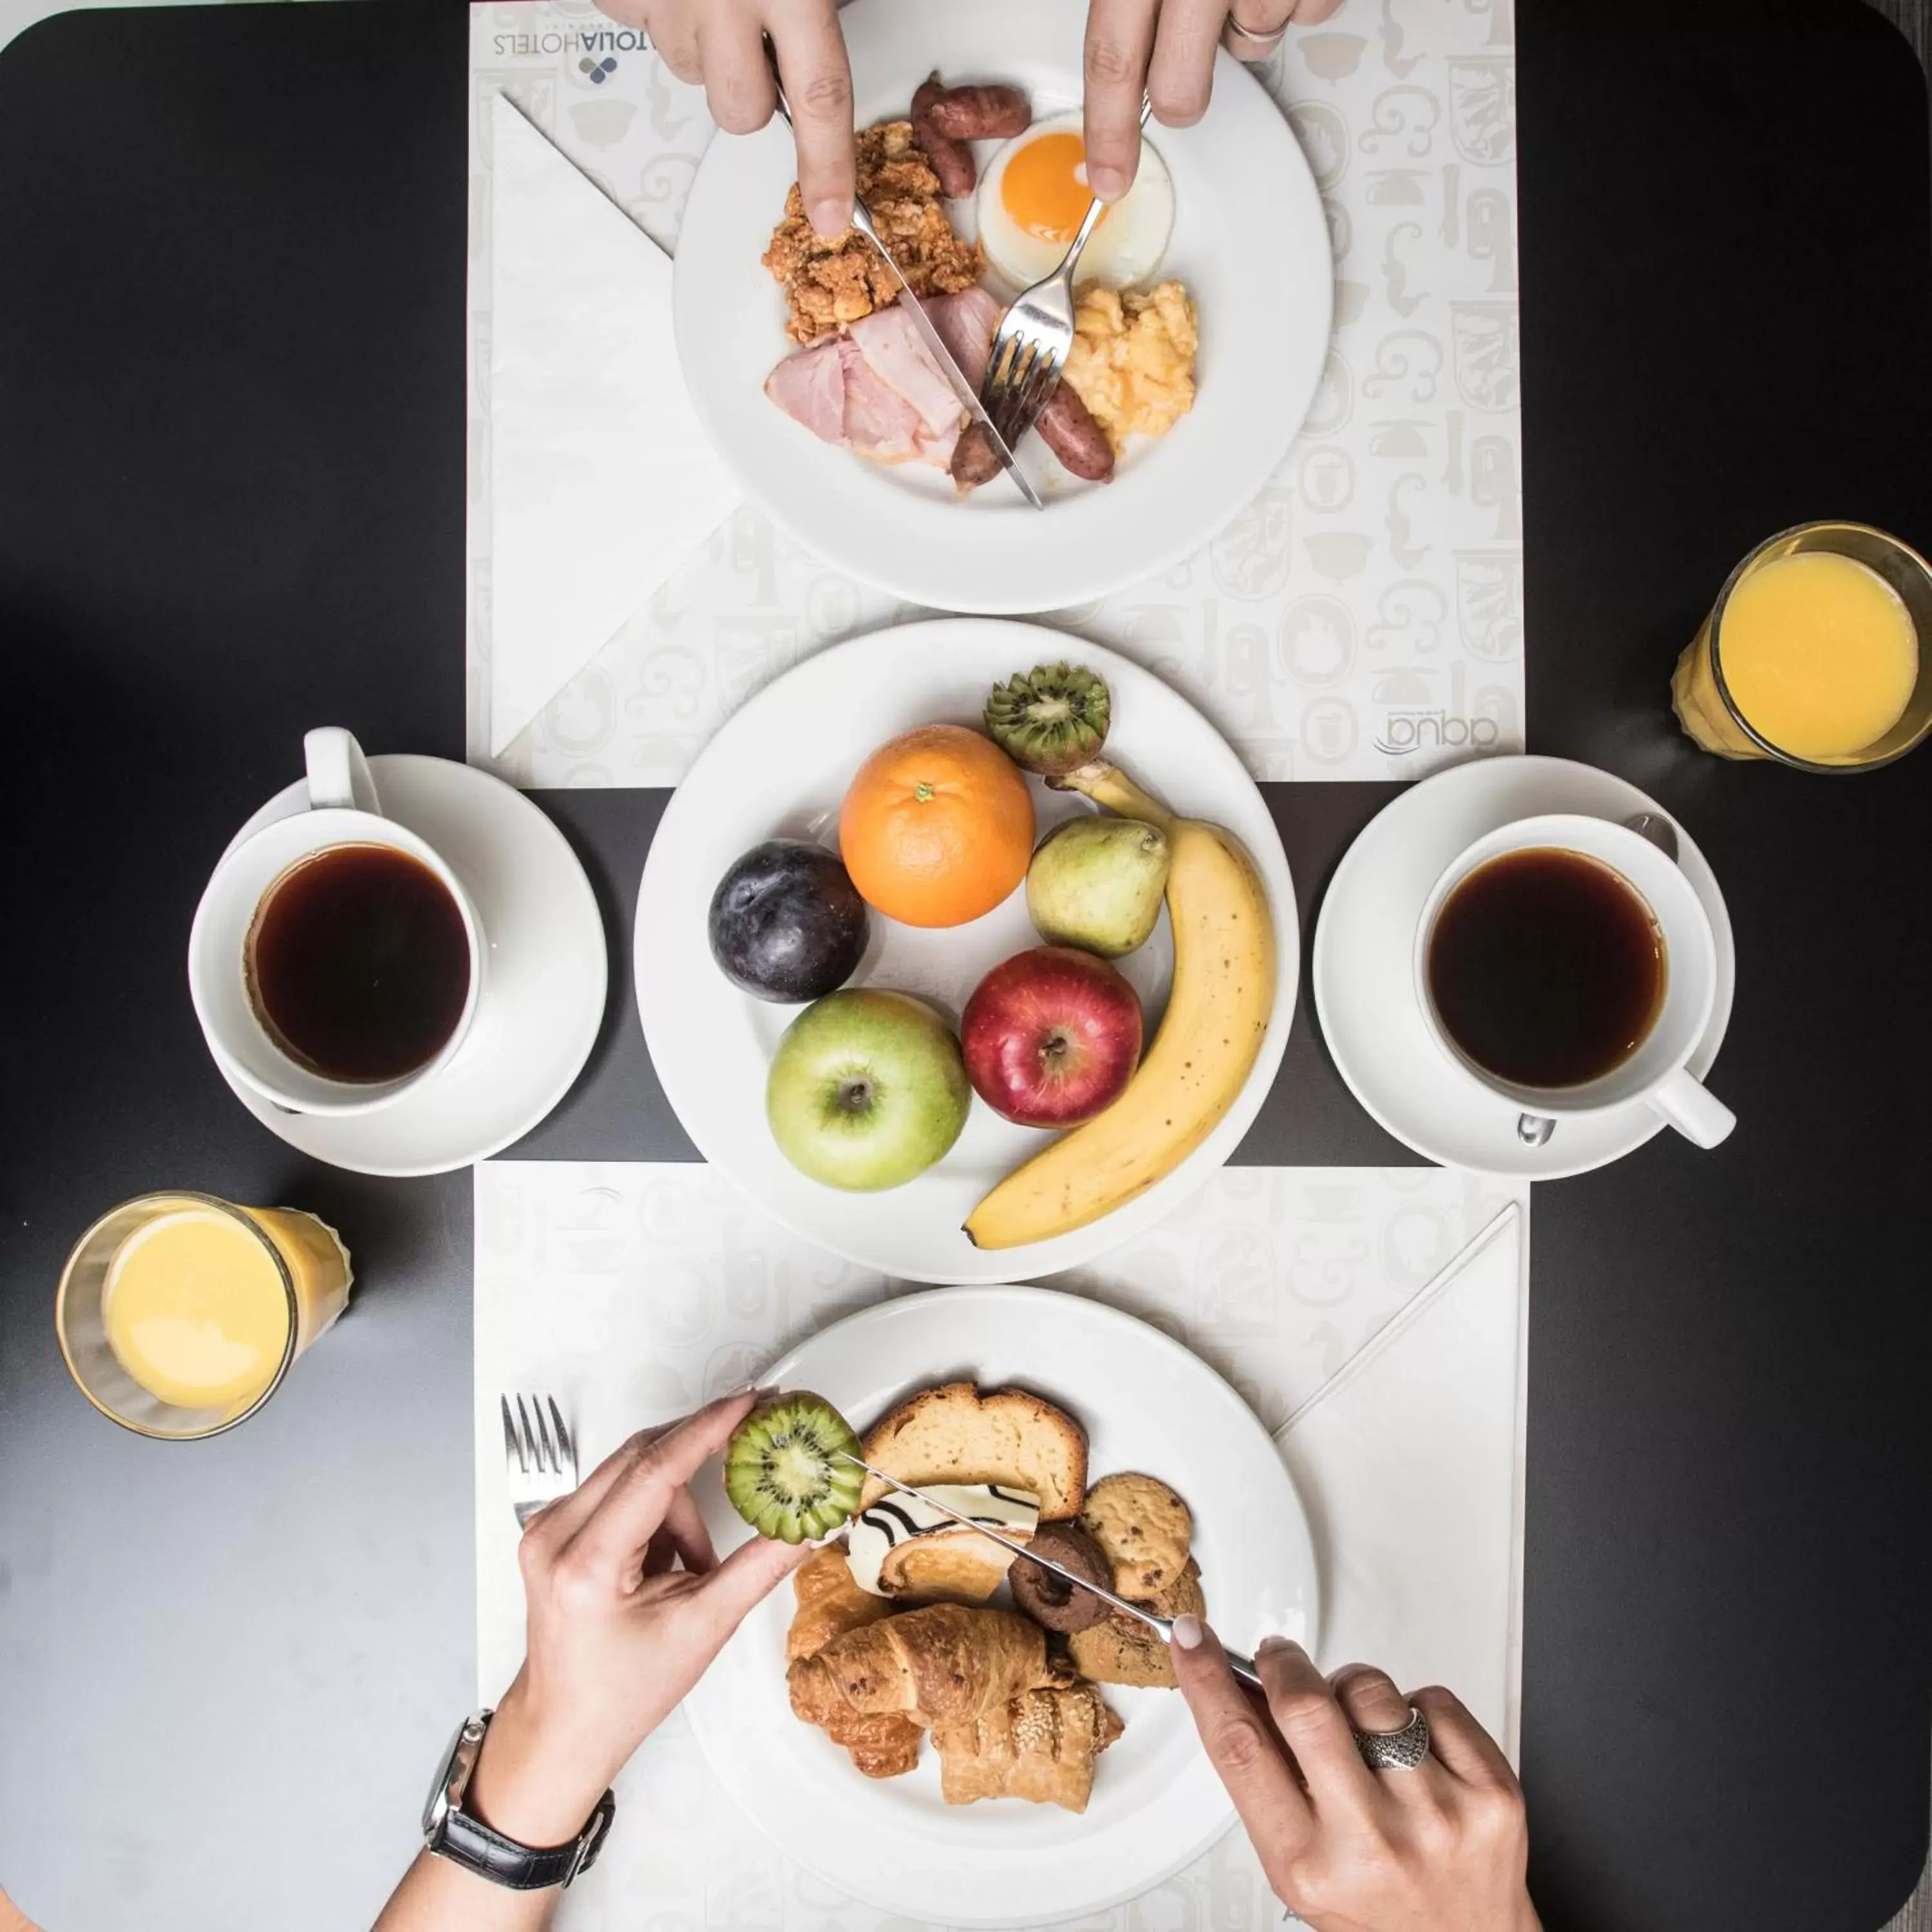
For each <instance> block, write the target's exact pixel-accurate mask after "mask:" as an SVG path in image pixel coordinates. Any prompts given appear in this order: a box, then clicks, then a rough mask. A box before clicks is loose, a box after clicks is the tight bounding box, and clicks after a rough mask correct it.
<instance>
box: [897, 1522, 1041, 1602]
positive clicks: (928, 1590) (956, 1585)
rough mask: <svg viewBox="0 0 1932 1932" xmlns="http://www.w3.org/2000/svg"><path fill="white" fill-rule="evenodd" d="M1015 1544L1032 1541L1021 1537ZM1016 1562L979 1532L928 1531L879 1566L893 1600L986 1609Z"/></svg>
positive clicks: (1015, 1536)
mask: <svg viewBox="0 0 1932 1932" xmlns="http://www.w3.org/2000/svg"><path fill="white" fill-rule="evenodd" d="M1016 1530H1017V1526H1016ZM1013 1541H1015V1542H1016V1543H1025V1542H1026V1541H1028V1538H1025V1536H1022V1535H1019V1534H1017V1533H1016V1534H1015V1535H1014V1538H1013ZM1012 1563H1013V1552H1012V1551H1011V1550H1002V1549H1001V1547H1000V1546H999V1545H998V1544H997V1543H995V1542H992V1541H990V1540H989V1538H986V1537H983V1536H982V1535H980V1534H979V1533H978V1532H977V1531H975V1530H971V1529H963V1528H960V1529H929V1530H928V1531H927V1532H926V1534H925V1535H923V1536H915V1537H912V1538H908V1539H907V1541H905V1542H904V1543H900V1544H894V1545H893V1547H892V1549H891V1550H889V1551H888V1552H887V1553H886V1560H885V1561H884V1562H883V1563H881V1564H880V1565H879V1581H880V1583H882V1584H883V1586H885V1589H886V1592H887V1594H888V1595H890V1596H892V1597H893V1598H898V1599H901V1600H903V1601H905V1602H907V1603H913V1604H983V1603H984V1602H985V1601H986V1599H987V1598H989V1597H990V1596H991V1595H992V1594H993V1592H995V1590H997V1589H998V1588H999V1587H1000V1585H1001V1583H1002V1582H1003V1581H1004V1579H1005V1577H1006V1574H1007V1569H1008V1568H1009V1567H1010V1565H1011V1564H1012Z"/></svg>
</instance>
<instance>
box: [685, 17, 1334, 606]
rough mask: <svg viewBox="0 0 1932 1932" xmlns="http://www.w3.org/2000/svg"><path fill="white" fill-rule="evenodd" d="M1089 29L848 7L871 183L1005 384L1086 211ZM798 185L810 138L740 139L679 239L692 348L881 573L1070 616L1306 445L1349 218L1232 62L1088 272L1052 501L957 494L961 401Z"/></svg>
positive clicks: (710, 398)
mask: <svg viewBox="0 0 1932 1932" xmlns="http://www.w3.org/2000/svg"><path fill="white" fill-rule="evenodd" d="M1085 15H1086V9H1085V7H1084V6H1083V5H1080V4H1079V0H976V4H974V5H971V6H969V7H961V6H956V5H952V4H950V0H854V4H853V5H851V6H850V7H846V8H845V9H844V10H843V11H842V12H841V14H840V17H839V18H840V21H841V25H842V26H843V27H844V34H845V40H846V44H847V48H848V49H849V50H850V55H851V62H852V75H853V88H854V90H855V105H856V115H857V121H858V124H859V128H860V130H861V133H860V142H859V188H860V192H861V193H862V195H863V196H864V197H865V199H866V201H867V203H868V206H870V207H871V209H872V212H873V214H874V219H875V220H877V223H878V224H879V228H880V234H881V236H883V238H884V239H886V242H887V244H888V245H889V246H891V247H892V248H893V250H894V253H895V256H896V257H899V258H900V259H901V266H902V267H904V268H905V269H907V280H908V281H910V283H911V284H912V286H913V288H914V289H915V290H917V291H918V292H919V293H920V295H921V296H922V297H924V298H926V299H927V301H928V302H929V312H930V313H931V314H932V317H933V320H934V322H935V326H937V327H938V329H939V330H940V332H941V335H942V336H944V338H946V339H947V342H948V345H949V347H951V348H952V350H953V353H954V355H955V356H956V358H957V359H959V361H960V362H961V364H962V367H963V368H966V370H967V373H968V375H969V377H972V378H973V379H974V380H978V378H979V376H980V374H981V373H982V372H983V368H984V365H985V359H986V347H987V344H988V343H989V341H990V339H991V337H992V331H993V329H994V327H995V325H996V323H997V321H998V317H999V315H1000V313H1001V310H1002V308H1004V305H1005V304H1006V303H1007V302H1009V301H1010V300H1011V299H1012V298H1013V296H1015V295H1016V294H1017V293H1019V290H1021V289H1022V288H1023V287H1025V286H1027V285H1028V284H1029V283H1031V281H1035V280H1037V279H1038V278H1039V277H1040V276H1041V275H1044V274H1046V273H1047V272H1050V271H1051V270H1052V269H1053V268H1054V267H1055V266H1058V260H1059V258H1060V257H1061V254H1064V239H1061V238H1063V237H1064V238H1067V239H1070V236H1071V233H1072V229H1073V226H1077V224H1078V223H1079V218H1080V216H1081V214H1082V213H1083V212H1084V211H1085V203H1086V190H1085V171H1084V150H1083V148H1082V143H1081V139H1080V133H1079V107H1080V99H1081V46H1082V31H1083V28H1084V23H1085ZM935 76H936V77H938V80H937V83H936V84H935V86H933V87H932V88H931V89H928V87H927V84H928V83H929V82H930V81H932V77H935ZM942 88H943V89H944V95H943V96H942V95H941V94H940V92H939V90H940V89H942ZM922 90H926V91H924V92H922ZM915 95H919V101H918V111H917V113H915V111H914V97H915ZM949 117H950V118H949ZM946 127H953V128H956V129H961V130H965V131H966V132H969V133H978V134H980V136H981V138H979V139H974V140H971V141H970V142H969V141H967V140H965V139H959V138H957V137H956V136H954V135H950V134H947V133H944V131H943V130H944V128H946ZM1016 129H1018V130H1019V131H1018V132H1015V131H1014V130H1016ZM793 175H794V166H793V150H792V141H791V136H790V132H789V130H787V128H786V127H784V124H782V122H778V121H775V122H774V123H773V124H772V125H770V126H769V127H766V128H765V129H764V130H763V131H762V132H761V133H757V134H755V135H753V136H748V137H746V138H744V139H715V140H714V141H712V143H711V145H710V147H709V149H708V150H707V151H706V154H705V156H704V158H703V161H702V162H701V163H700V166H699V167H698V170H697V176H696V178H695V179H694V181H693V183H692V185H691V196H690V199H689V201H688V203H687V204H686V206H685V213H684V217H683V221H682V226H681V228H680V230H679V239H678V247H677V263H676V280H675V287H674V291H673V293H674V308H675V316H676V329H677V344H678V354H679V359H680V360H681V362H682V365H683V368H684V374H685V381H686V383H687V384H688V386H689V388H690V390H691V397H692V400H693V401H694V404H696V407H697V412H698V414H699V416H700V417H701V419H703V422H704V424H705V426H706V428H707V429H708V430H709V432H710V434H711V435H712V437H713V439H714V440H715V443H716V444H717V447H718V450H719V452H720V453H721V455H723V456H724V459H725V460H726V461H727V463H730V465H731V466H732V468H733V469H734V470H735V471H736V473H737V475H738V476H739V479H740V480H741V481H742V483H743V484H744V485H745V488H746V490H748V492H749V493H751V495H752V496H754V497H755V498H756V499H758V500H759V501H760V502H762V503H763V504H764V505H766V508H769V510H770V511H771V512H772V514H773V515H774V516H775V517H778V518H779V519H780V520H781V521H783V522H784V523H787V524H788V525H789V526H790V528H791V529H793V531H794V532H796V534H797V535H799V537H800V538H802V539H803V540H804V541H805V542H806V543H808V544H810V545H811V547H812V548H813V549H814V550H817V552H818V553H820V555H821V556H824V557H825V558H826V559H828V560H829V561H830V562H832V563H834V564H835V565H838V567H839V568H841V569H843V570H845V571H849V572H850V574H852V575H853V576H854V577H859V578H860V579H862V580H867V581H869V582H871V583H877V584H879V585H880V586H883V587H884V588H885V589H889V590H890V591H892V592H895V594H896V595H899V596H901V597H904V598H908V599H910V600H911V601H914V602H916V603H920V604H928V605H932V606H934V607H938V608H940V609H943V610H986V611H1007V612H1022V611H1031V610H1056V609H1062V608H1065V607H1068V606H1070V605H1072V604H1076V603H1079V602H1082V601H1085V600H1087V599H1088V598H1094V597H1097V596H1100V595H1103V594H1104V593H1106V592H1109V591H1111V590H1114V589H1118V588H1120V587H1121V586H1123V585H1124V584H1127V583H1133V582H1136V581H1138V580H1140V579H1142V578H1143V577H1147V576H1148V575H1149V574H1151V573H1152V572H1154V571H1157V570H1159V569H1160V568H1163V566H1164V565H1166V564H1168V563H1169V562H1172V561H1173V560H1175V559H1177V558H1178V557H1181V556H1184V555H1186V554H1187V553H1188V552H1190V550H1194V549H1196V547H1199V545H1200V544H1203V543H1205V542H1206V541H1208V540H1209V539H1210V538H1212V537H1213V536H1214V535H1216V534H1217V532H1219V531H1220V529H1223V527H1224V526H1226V524H1227V523H1228V522H1229V520H1230V519H1232V517H1234V516H1235V515H1236V514H1238V512H1239V511H1241V509H1242V508H1243V507H1244V505H1246V504H1247V503H1248V502H1250V500H1251V499H1253V496H1254V494H1255V493H1256V490H1259V489H1260V488H1261V487H1262V484H1264V483H1265V482H1266V481H1267V480H1268V477H1269V475H1271V473H1272V472H1274V469H1276V468H1277V466H1278V465H1279V464H1280V461H1281V460H1282V458H1283V455H1284V454H1285V453H1286V451H1287V449H1288V448H1289V444H1290V443H1292V441H1293V440H1294V438H1295V435H1296V434H1297V432H1298V431H1299V430H1300V428H1301V422H1302V419H1303V417H1304V416H1305V415H1306V414H1307V409H1308V405H1309V404H1310V401H1312V399H1313V396H1314V394H1315V391H1316V384H1317V383H1318V381H1319V378H1320V376H1321V372H1322V360H1323V358H1324V356H1325V353H1326V352H1327V349H1328V326H1329V317H1330V308H1331V302H1332V298H1333V283H1334V266H1333V260H1332V257H1331V248H1330V241H1329V235H1328V224H1327V222H1326V220H1325V217H1324V216H1323V213H1322V202H1321V197H1320V196H1319V194H1318V193H1317V192H1316V187H1315V183H1314V180H1313V176H1312V175H1310V172H1309V169H1308V165H1307V161H1306V160H1304V157H1303V155H1302V153H1301V148H1300V147H1299V146H1298V145H1297V143H1296V141H1295V136H1294V135H1293V133H1292V131H1291V130H1290V129H1289V126H1288V124H1287V122H1286V121H1285V120H1284V119H1283V116H1282V115H1281V113H1280V110H1278V109H1277V107H1275V105H1274V103H1273V102H1272V101H1271V100H1270V99H1269V98H1268V95H1267V94H1266V93H1265V92H1264V91H1263V90H1262V87H1261V86H1260V85H1259V83H1258V82H1256V80H1255V79H1254V77H1253V76H1252V75H1251V74H1249V73H1247V71H1245V70H1244V68H1242V67H1241V65H1239V63H1238V62H1235V61H1234V60H1232V59H1231V58H1229V56H1228V55H1226V53H1223V54H1220V55H1217V62H1216V67H1215V73H1214V102H1213V104H1212V106H1211V107H1210V108H1209V109H1208V113H1207V114H1206V115H1205V117H1204V118H1202V121H1200V122H1199V124H1197V125H1196V126H1194V127H1187V128H1164V127H1160V126H1158V125H1155V124H1151V125H1150V127H1149V129H1148V136H1147V143H1146V149H1145V154H1144V156H1143V159H1142V166H1141V172H1140V174H1139V177H1138V178H1137V179H1136V183H1135V185H1134V187H1133V190H1131V192H1130V194H1129V196H1127V198H1126V199H1124V200H1123V201H1121V202H1118V203H1117V204H1116V205H1115V206H1114V208H1112V209H1111V210H1110V211H1109V213H1108V214H1107V216H1106V218H1105V219H1104V220H1103V221H1102V223H1100V226H1099V228H1098V229H1097V230H1096V231H1095V234H1094V239H1093V240H1092V241H1091V242H1090V243H1089V245H1088V248H1087V251H1086V252H1085V254H1084V255H1083V257H1082V262H1081V270H1080V273H1081V280H1082V309H1081V314H1080V317H1079V336H1078V338H1077V339H1076V344H1075V347H1074V350H1073V353H1072V354H1071V355H1070V357H1069V360H1068V365H1067V374H1066V377H1065V379H1064V380H1063V382H1062V384H1061V392H1060V395H1059V396H1058V397H1057V398H1056V399H1055V403H1054V404H1052V405H1051V406H1050V407H1049V412H1048V416H1047V418H1046V419H1045V420H1044V422H1043V428H1042V430H1041V431H1036V432H1035V433H1034V434H1031V435H1029V436H1028V437H1026V438H1025V440H1024V441H1023V442H1022V445H1021V446H1020V449H1019V452H1016V454H1017V455H1018V457H1019V460H1020V462H1021V463H1022V466H1023V467H1024V468H1025V469H1026V470H1027V472H1028V475H1030V476H1031V478H1033V479H1034V482H1035V484H1036V485H1037V487H1038V488H1039V490H1040V493H1042V495H1043V496H1045V498H1046V511H1045V512H1044V513H1042V512H1040V511H1034V510H1033V509H1031V508H1028V506H1027V505H1026V504H1025V502H1023V501H1022V499H1021V498H1020V496H1019V494H1018V493H1017V492H1016V490H1015V489H1014V487H1013V484H1011V482H1010V481H1009V480H1008V479H1007V478H1004V477H1003V476H999V475H994V476H992V478H990V479H989V480H988V481H985V482H983V483H982V484H980V485H979V487H977V488H971V489H970V490H968V489H962V487H960V485H959V484H958V483H957V482H956V481H955V472H956V469H957V471H958V472H959V473H960V474H962V475H963V474H965V473H966V465H967V463H968V454H967V453H965V452H962V451H961V450H960V448H959V409H958V405H957V404H956V401H955V400H954V398H953V395H952V394H951V392H950V390H949V389H947V387H946V386H945V384H944V381H943V380H942V379H941V377H940V376H939V374H938V370H937V368H936V367H935V365H932V362H931V361H930V359H929V357H928V356H926V351H925V350H924V349H923V347H922V346H921V345H920V344H919V342H918V341H917V338H916V337H915V336H914V335H913V333H912V332H911V330H910V328H909V326H907V324H906V323H905V321H904V318H903V317H901V316H897V315H895V314H894V313H893V308H894V306H895V302H894V300H893V287H894V285H893V284H892V283H891V281H890V279H889V275H888V273H887V272H886V270H885V269H884V267H883V264H882V263H880V262H879V261H878V260H877V256H876V254H874V253H873V251H871V247H870V245H869V244H868V243H867V242H865V241H864V239H862V237H860V236H857V235H856V233H848V235H847V237H846V238H845V239H844V242H842V243H838V244H823V243H820V242H817V240H816V239H815V238H814V237H813V236H812V235H811V231H810V229H809V227H808V225H807V224H806V223H805V220H804V218H803V217H802V214H801V213H799V211H798V210H799V204H798V201H797V197H796V188H795V184H794V181H793ZM942 176H944V179H943V180H942V178H941V177H942ZM788 193H789V195H790V199H789V202H788V201H787V195H788ZM1048 438H1050V439H1051V441H1050V443H1049V441H1048V440H1046V439H1048ZM967 445H968V452H970V450H971V447H972V446H973V440H972V439H971V438H969V439H968V440H967ZM858 452H865V455H860V454H859V453H858ZM868 458H869V459H870V460H868ZM1069 464H1071V465H1072V467H1071V468H1070V467H1069ZM1076 471H1077V472H1079V473H1077V474H1076Z"/></svg>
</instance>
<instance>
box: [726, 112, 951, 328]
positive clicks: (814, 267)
mask: <svg viewBox="0 0 1932 1932" xmlns="http://www.w3.org/2000/svg"><path fill="white" fill-rule="evenodd" d="M859 198H860V199H862V201H863V202H865V205H866V206H867V207H868V208H870V209H871V211H872V221H873V224H874V226H876V227H877V229H878V231H879V239H880V240H881V241H882V242H884V244H885V245H886V247H887V248H889V249H890V250H891V251H892V259H893V260H894V261H895V262H897V263H898V265H899V267H900V268H901V269H902V270H903V271H904V275H905V278H906V280H907V281H908V282H909V283H910V284H911V285H912V290H913V294H915V295H917V296H938V295H953V294H956V293H958V292H959V290H962V289H968V288H971V287H972V286H973V285H974V283H976V282H977V281H978V280H979V279H980V272H981V269H983V266H984V263H983V260H982V259H981V257H980V249H979V245H978V244H977V243H976V242H962V241H961V240H960V239H959V236H956V234H954V233H953V227H952V224H951V223H950V222H949V221H948V220H947V218H946V209H945V206H944V201H943V198H942V196H941V193H940V187H939V177H938V175H935V173H934V172H933V171H932V167H931V166H930V165H929V163H928V162H927V160H926V157H925V155H924V154H922V153H920V151H919V148H918V145H917V144H916V142H914V140H913V132H912V123H911V122H910V121H883V122H881V123H880V125H879V126H877V127H868V128H866V129H865V130H863V131H862V133H860V134H859ZM764 263H765V266H766V268H768V269H770V271H771V272H772V278H773V279H774V280H775V281H778V282H779V283H781V284H783V286H784V292H785V305H786V308H787V310H788V311H790V313H789V315H788V317H787V320H786V323H785V333H786V334H787V335H789V336H790V338H792V340H793V341H794V342H815V341H817V339H818V338H820V336H823V335H832V334H833V333H834V332H835V331H837V330H838V329H841V328H843V327H844V326H845V325H846V324H847V323H853V322H856V321H858V320H859V319H860V318H861V317H864V316H868V315H870V314H871V313H872V311H874V309H879V308H887V307H889V305H891V304H892V302H895V300H896V299H898V283H897V282H896V281H894V280H893V278H892V271H891V269H889V268H887V267H886V265H885V263H883V262H882V261H880V259H879V257H878V254H877V251H876V250H875V249H874V248H873V246H872V245H871V243H870V242H868V241H867V240H866V239H865V237H864V236H862V235H861V234H860V233H859V232H858V230H857V229H854V228H848V229H847V230H846V231H845V233H844V234H843V235H842V236H840V237H839V238H838V239H837V240H836V241H835V242H827V241H825V240H823V239H822V238H820V236H817V235H816V234H814V233H813V232H812V227H811V223H810V222H809V221H808V220H806V219H805V203H804V202H803V201H802V199H800V198H799V191H798V184H797V183H796V181H794V182H793V184H792V189H791V192H790V193H789V194H788V195H787V196H786V197H785V211H784V220H782V221H781V222H780V223H778V226H777V227H776V228H775V229H774V230H773V231H772V244H771V246H770V247H769V248H767V249H766V251H765V254H764Z"/></svg>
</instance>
